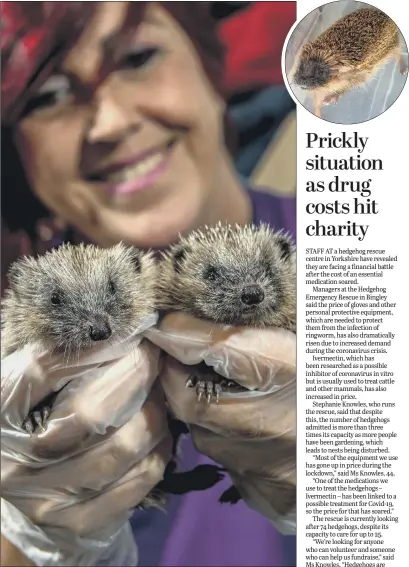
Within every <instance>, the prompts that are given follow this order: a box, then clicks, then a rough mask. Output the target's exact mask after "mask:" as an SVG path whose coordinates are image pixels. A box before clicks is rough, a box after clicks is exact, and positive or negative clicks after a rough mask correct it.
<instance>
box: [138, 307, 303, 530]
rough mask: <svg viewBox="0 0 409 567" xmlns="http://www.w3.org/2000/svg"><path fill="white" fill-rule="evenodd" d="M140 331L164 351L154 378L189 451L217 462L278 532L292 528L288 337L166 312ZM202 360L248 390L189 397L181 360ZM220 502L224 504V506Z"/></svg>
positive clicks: (291, 351)
mask: <svg viewBox="0 0 409 567" xmlns="http://www.w3.org/2000/svg"><path fill="white" fill-rule="evenodd" d="M145 336H147V337H148V338H149V340H150V341H152V342H154V343H155V344H156V345H158V346H160V347H161V348H162V349H163V350H164V351H166V352H167V353H168V354H169V355H170V356H168V357H166V359H165V362H164V366H163V368H162V371H161V383H162V385H163V388H164V390H165V394H166V398H167V400H168V402H169V405H170V407H171V409H172V411H173V412H174V413H175V415H176V416H177V417H178V418H179V419H181V420H183V421H185V422H186V423H188V424H189V425H190V428H191V433H192V437H193V441H194V443H195V446H196V447H197V449H198V450H199V451H200V452H202V453H204V454H206V455H207V456H209V457H210V458H211V459H213V460H215V461H217V462H219V463H221V464H222V465H223V466H224V467H225V468H226V469H227V470H228V471H229V473H230V475H231V477H232V479H233V482H234V484H235V485H236V486H237V487H238V488H239V490H240V493H241V494H242V496H243V498H244V500H246V501H247V503H248V505H249V506H250V507H252V508H255V509H256V510H258V511H259V512H260V513H262V514H264V515H265V516H267V517H269V518H270V519H271V520H272V521H273V522H274V524H275V525H276V527H277V528H278V529H279V530H281V531H282V532H283V533H295V496H296V365H295V361H296V336H295V334H293V333H291V332H289V331H286V330H283V329H276V328H270V329H262V330H260V329H251V328H249V327H241V328H234V327H229V326H225V325H223V326H222V325H215V324H213V323H209V322H206V321H201V320H198V319H194V318H192V317H190V316H187V315H184V314H181V313H171V314H169V315H167V316H166V317H165V318H164V319H163V321H162V322H161V324H160V326H159V328H152V329H149V330H148V331H146V333H145ZM201 361H205V362H206V364H208V365H209V366H213V367H214V369H215V370H216V372H217V373H218V374H220V375H222V376H224V377H225V378H230V379H233V380H235V381H237V382H238V383H239V384H240V385H242V386H244V387H245V388H248V391H245V392H243V393H235V394H234V393H228V394H225V395H222V396H221V398H220V401H219V403H218V404H216V403H215V401H213V402H212V403H211V404H210V405H208V404H207V403H206V401H205V400H203V399H202V400H201V401H200V402H198V401H197V396H196V392H195V389H194V388H186V387H185V383H186V380H187V378H188V376H189V375H190V374H191V370H189V368H188V367H187V366H186V365H191V364H198V363H199V362H201ZM224 505H226V504H224Z"/></svg>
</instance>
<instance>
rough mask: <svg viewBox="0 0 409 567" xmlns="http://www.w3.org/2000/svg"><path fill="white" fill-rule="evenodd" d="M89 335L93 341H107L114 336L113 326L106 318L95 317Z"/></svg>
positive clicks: (91, 322)
mask: <svg viewBox="0 0 409 567" xmlns="http://www.w3.org/2000/svg"><path fill="white" fill-rule="evenodd" d="M88 334H89V337H90V339H91V340H92V341H106V340H107V339H109V337H110V336H111V335H112V329H111V326H110V324H109V322H108V320H107V318H106V317H102V316H94V317H93V318H92V319H91V320H90V325H89V327H88Z"/></svg>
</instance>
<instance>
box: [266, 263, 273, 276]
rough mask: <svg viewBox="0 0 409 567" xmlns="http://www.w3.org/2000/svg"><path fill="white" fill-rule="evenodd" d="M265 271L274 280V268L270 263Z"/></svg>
mask: <svg viewBox="0 0 409 567" xmlns="http://www.w3.org/2000/svg"><path fill="white" fill-rule="evenodd" d="M264 273H265V274H266V276H267V277H268V278H269V279H270V280H273V279H274V272H273V269H272V267H271V266H270V265H268V264H267V266H266V267H265V270H264Z"/></svg>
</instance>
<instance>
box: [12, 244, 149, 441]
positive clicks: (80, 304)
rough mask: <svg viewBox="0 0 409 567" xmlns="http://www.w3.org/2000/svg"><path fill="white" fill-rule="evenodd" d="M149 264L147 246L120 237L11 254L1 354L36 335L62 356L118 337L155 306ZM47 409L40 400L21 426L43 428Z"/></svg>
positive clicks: (34, 340) (35, 340)
mask: <svg viewBox="0 0 409 567" xmlns="http://www.w3.org/2000/svg"><path fill="white" fill-rule="evenodd" d="M156 271H157V265H156V263H155V260H154V258H153V256H152V255H151V254H150V253H145V252H141V251H139V250H137V249H136V248H133V247H126V246H124V245H123V244H118V245H116V246H114V247H112V248H107V249H104V248H98V247H96V246H94V245H83V244H80V245H78V246H72V245H70V244H64V245H62V246H60V247H58V248H56V249H53V250H51V251H49V252H46V253H45V254H44V255H42V256H39V257H38V258H33V257H24V258H21V259H19V260H17V261H16V262H15V263H14V264H12V266H11V268H10V270H9V274H8V277H9V284H10V287H9V289H8V290H7V291H6V296H5V299H4V301H3V303H2V354H1V355H2V358H3V357H5V356H7V355H8V354H11V353H12V352H14V351H15V350H17V349H18V348H23V347H24V346H25V345H26V344H29V343H36V344H38V345H39V346H40V347H42V348H44V349H46V350H47V351H49V352H58V353H61V354H63V356H64V357H65V358H67V359H69V358H70V357H71V356H75V357H76V356H77V355H78V354H79V352H83V351H84V350H88V349H90V348H92V346H93V345H95V344H96V343H98V342H100V341H107V342H112V343H114V342H115V341H119V340H121V339H124V338H126V337H127V336H129V335H130V334H131V333H132V332H133V331H134V330H135V329H136V328H137V327H138V325H139V324H140V323H141V322H142V321H143V320H144V318H145V317H146V316H148V315H149V314H151V313H153V312H154V310H155V282H156ZM56 395H57V394H54V395H53V397H54V398H55V397H56ZM49 412H50V407H49V405H48V404H46V405H44V404H43V405H42V407H41V410H39V411H34V412H33V413H32V414H31V416H30V418H29V419H28V420H27V421H26V422H25V424H24V426H25V428H26V429H27V430H28V431H29V432H32V430H33V428H34V427H35V424H37V425H38V426H39V427H41V428H44V425H45V421H46V419H47V417H48V415H49ZM33 420H34V423H33Z"/></svg>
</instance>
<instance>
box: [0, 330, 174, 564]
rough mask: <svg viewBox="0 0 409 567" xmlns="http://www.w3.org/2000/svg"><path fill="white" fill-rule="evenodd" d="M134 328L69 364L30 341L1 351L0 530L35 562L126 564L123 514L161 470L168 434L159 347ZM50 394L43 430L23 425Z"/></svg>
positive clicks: (131, 556)
mask: <svg viewBox="0 0 409 567" xmlns="http://www.w3.org/2000/svg"><path fill="white" fill-rule="evenodd" d="M140 340H141V337H140V336H134V337H132V338H130V339H129V340H128V341H127V342H124V343H122V344H118V345H112V346H103V345H102V343H101V345H98V347H97V348H96V349H94V350H93V351H92V353H89V354H84V355H81V356H80V357H79V359H75V361H73V364H72V365H70V364H67V362H66V360H64V359H63V357H62V356H57V355H49V354H46V353H38V352H36V349H35V348H34V347H33V346H28V347H26V348H25V349H24V350H22V351H19V352H16V353H13V354H11V355H9V356H8V357H6V358H4V359H3V360H2V368H1V371H2V377H1V390H2V392H1V393H2V395H1V427H2V435H1V472H2V533H3V535H4V536H5V537H6V538H7V539H8V540H9V541H10V542H11V543H13V544H14V545H15V546H16V547H17V548H18V549H20V550H21V551H22V552H23V553H25V554H26V555H27V553H29V556H30V559H31V560H32V561H34V562H35V563H36V564H37V565H95V564H98V565H109V564H111V565H134V564H135V562H136V556H135V554H136V550H135V543H134V540H133V537H132V534H131V531H130V527H129V525H128V521H127V520H128V519H129V517H130V515H131V513H132V508H133V507H135V506H136V505H137V504H138V503H139V502H140V501H141V500H142V499H143V498H144V497H145V495H146V494H147V493H148V492H149V491H150V490H151V489H152V488H153V487H154V486H155V485H156V484H157V483H158V482H159V481H160V480H161V479H162V477H163V473H164V470H165V466H166V464H167V462H168V460H169V458H170V454H171V447H172V439H171V437H170V434H169V430H168V427H167V418H166V407H165V402H164V396H163V391H162V390H161V388H160V385H159V384H158V383H156V385H155V387H154V388H153V389H152V386H153V383H154V381H155V379H156V378H157V375H158V370H159V360H160V357H159V355H160V351H159V349H158V348H157V347H155V346H154V345H153V344H151V343H149V342H148V341H146V340H145V341H142V343H141V344H139V343H140ZM64 385H66V386H65V387H64V389H63V390H62V391H61V392H60V393H59V394H58V396H57V398H56V400H55V402H54V406H53V409H52V413H51V415H50V417H49V418H48V426H47V429H46V431H45V432H40V433H37V432H35V433H34V434H33V435H32V436H31V437H30V436H29V435H28V434H27V433H26V432H25V431H24V430H23V429H22V428H21V424H22V422H23V420H24V418H25V417H26V416H27V413H28V411H29V409H31V408H32V407H33V406H35V405H36V403H37V402H38V401H39V400H41V399H43V398H44V397H45V396H46V395H47V394H49V393H50V392H52V391H55V390H59V389H60V388H62V387H63V386H64Z"/></svg>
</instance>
